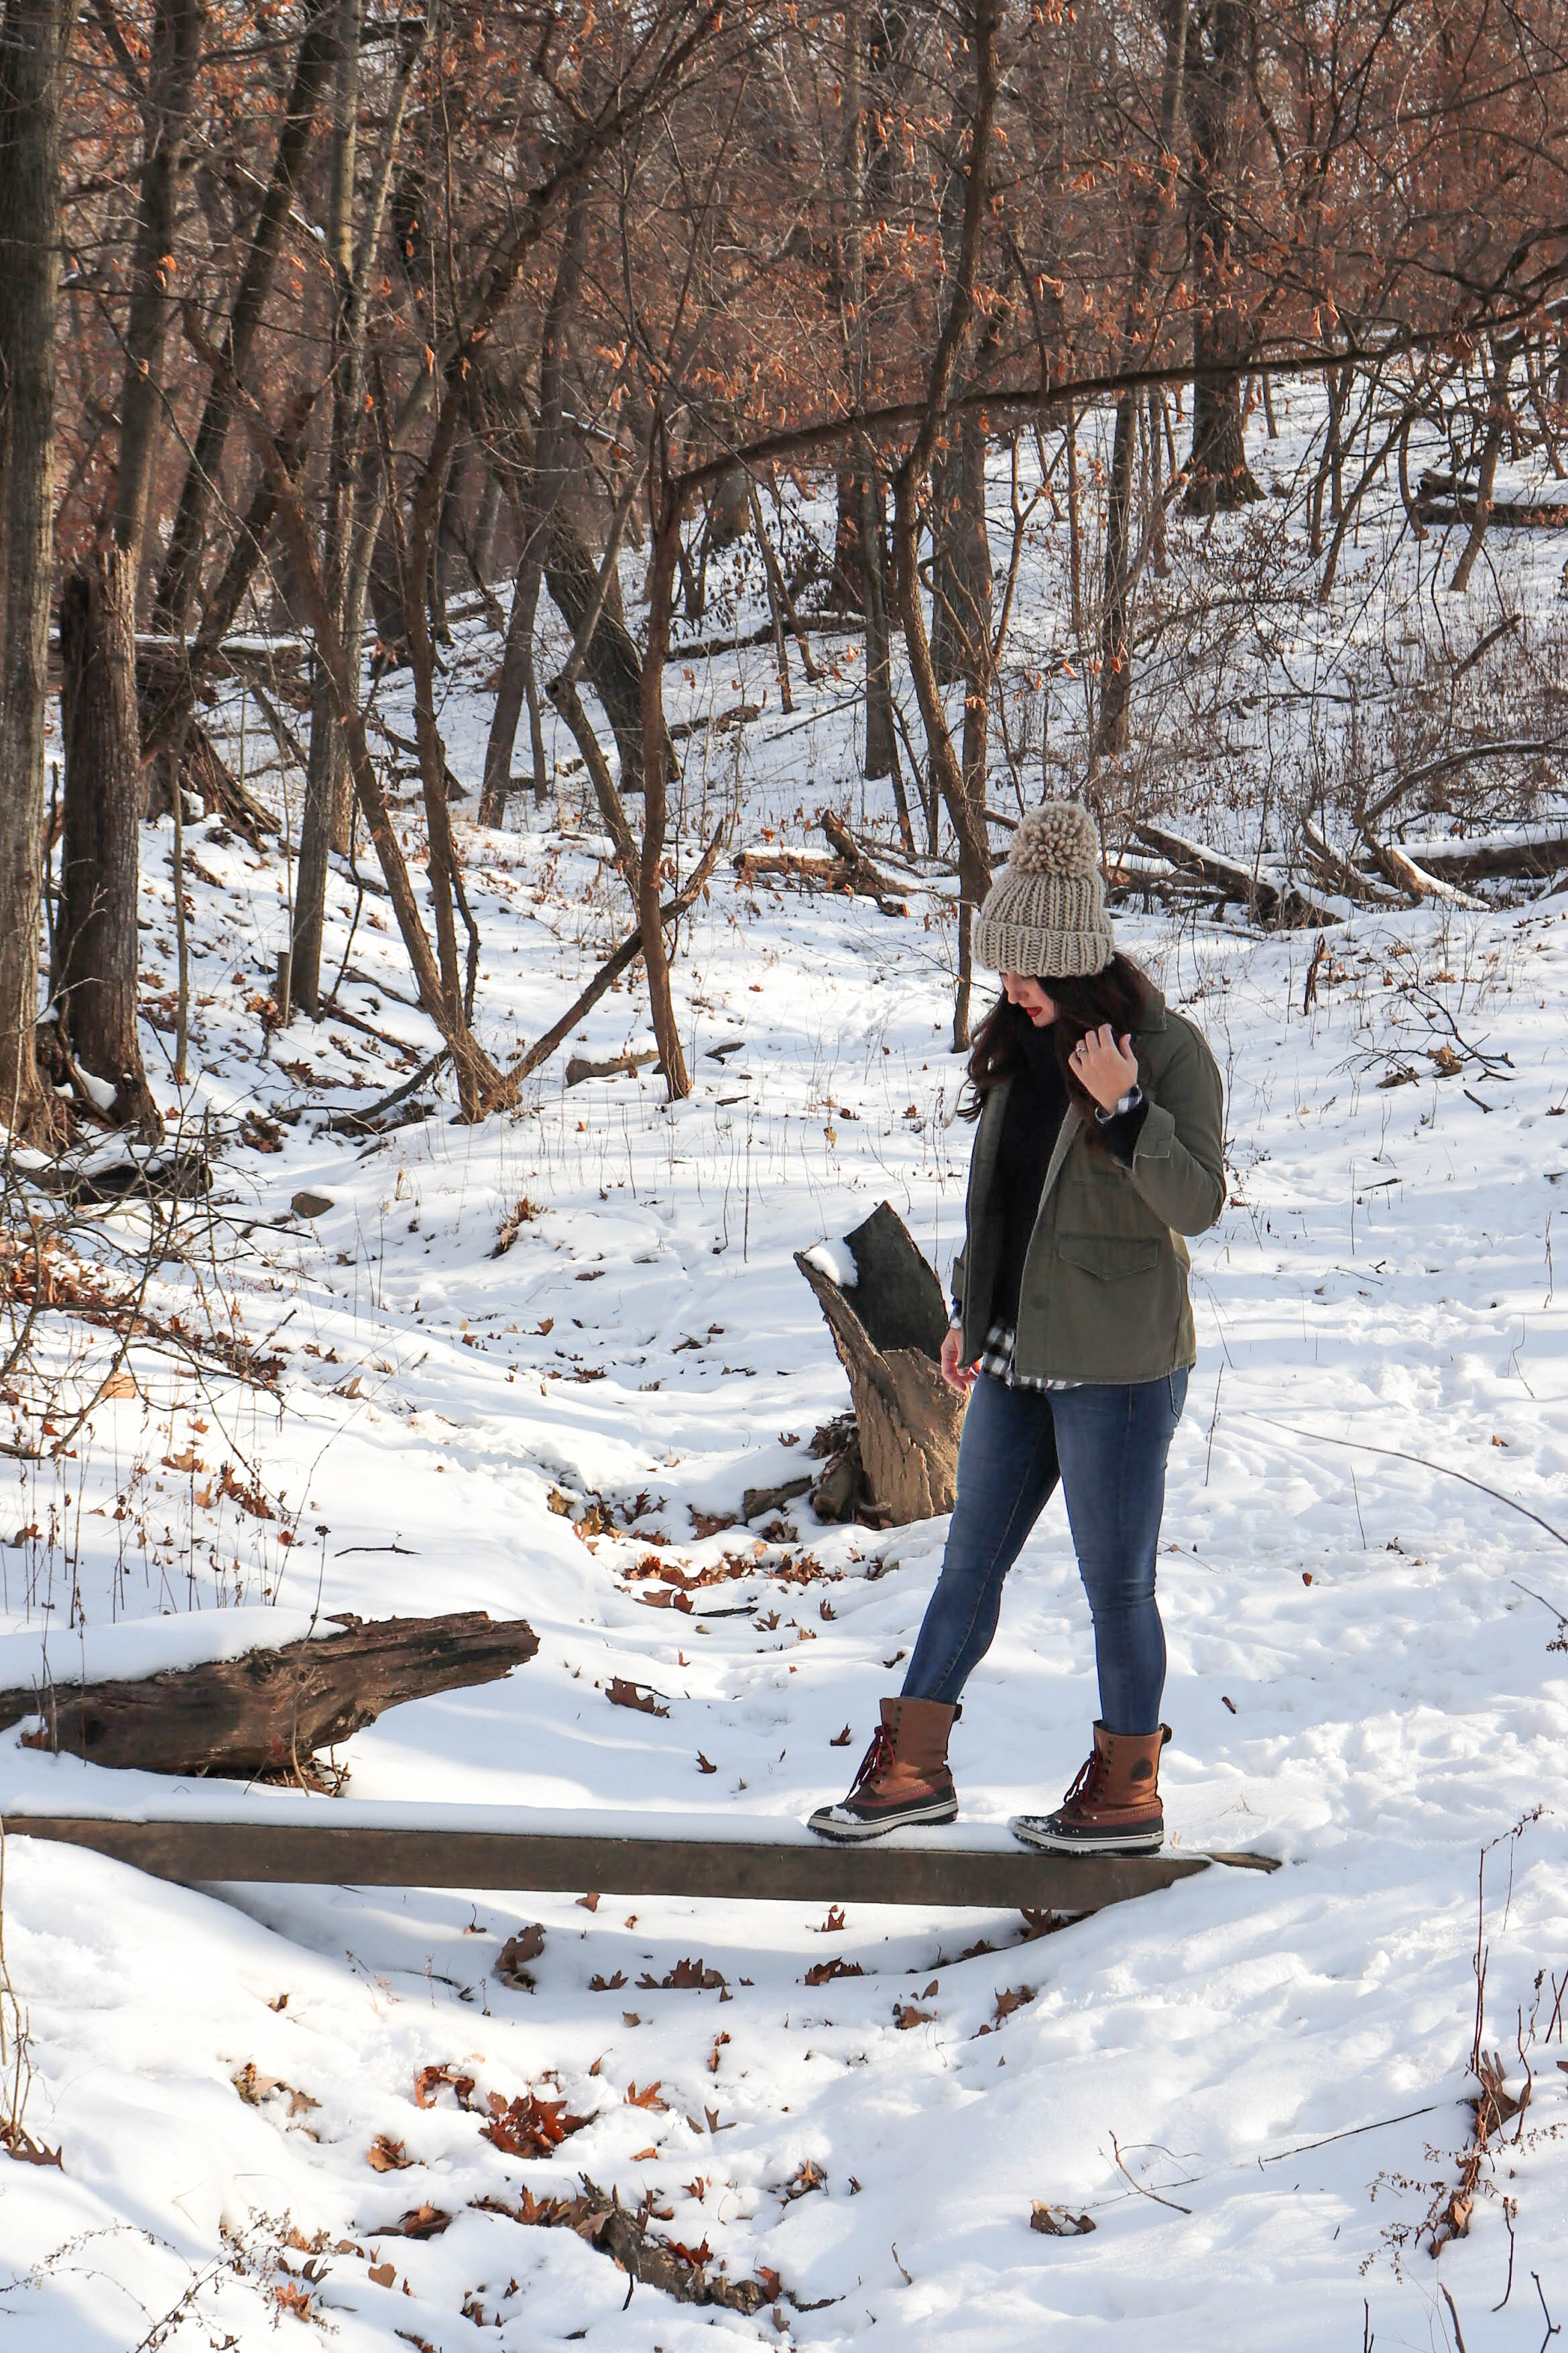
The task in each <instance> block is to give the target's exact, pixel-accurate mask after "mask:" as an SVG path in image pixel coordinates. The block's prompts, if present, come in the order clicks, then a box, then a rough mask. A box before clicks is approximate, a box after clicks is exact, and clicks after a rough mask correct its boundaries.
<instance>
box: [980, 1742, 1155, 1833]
mask: <svg viewBox="0 0 1568 2353" xmlns="http://www.w3.org/2000/svg"><path fill="white" fill-rule="evenodd" d="M1170 1736H1171V1727H1170V1725H1168V1724H1162V1725H1160V1726H1159V1728H1158V1730H1157V1731H1154V1732H1144V1733H1125V1732H1108V1731H1107V1730H1106V1728H1105V1726H1104V1725H1103V1724H1096V1725H1095V1727H1094V1753H1093V1755H1092V1756H1091V1757H1089V1758H1088V1760H1087V1761H1086V1762H1085V1763H1084V1764H1083V1765H1082V1766H1081V1767H1079V1776H1078V1778H1077V1780H1076V1781H1075V1782H1074V1783H1073V1785H1072V1788H1070V1789H1069V1790H1068V1793H1067V1796H1066V1797H1065V1798H1064V1799H1063V1800H1062V1802H1061V1804H1060V1805H1059V1806H1058V1808H1057V1810H1056V1812H1055V1813H1054V1814H1019V1815H1017V1816H1016V1818H1015V1820H1014V1821H1013V1822H1012V1824H1011V1828H1012V1831H1013V1835H1014V1837H1015V1838H1017V1839H1022V1841H1023V1842H1024V1844H1025V1845H1026V1846H1036V1847H1041V1848H1043V1849H1044V1850H1045V1852H1047V1854H1153V1853H1155V1852H1157V1850H1158V1849H1159V1847H1160V1846H1161V1845H1162V1843H1163V1840H1164V1836H1165V1814H1164V1809H1163V1806H1162V1805H1161V1803H1160V1751H1161V1750H1162V1748H1163V1746H1165V1743H1166V1741H1167V1740H1169V1738H1170Z"/></svg>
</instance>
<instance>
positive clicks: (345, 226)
mask: <svg viewBox="0 0 1568 2353" xmlns="http://www.w3.org/2000/svg"><path fill="white" fill-rule="evenodd" d="M361 13H362V0H336V14H335V18H334V24H333V42H332V46H333V53H334V54H333V58H332V168H331V197H330V200H329V204H328V208H327V252H328V257H329V259H330V260H331V268H332V326H331V364H332V426H331V448H330V450H329V454H328V459H327V514H326V528H325V532H324V533H323V547H322V558H321V577H322V583H323V586H325V589H326V592H327V595H328V596H329V598H330V599H331V606H332V610H333V612H334V613H336V614H337V615H338V616H339V617H340V619H342V618H346V615H345V613H344V607H343V597H344V591H345V589H346V587H347V585H348V573H349V564H350V551H351V547H352V544H353V525H354V496H353V490H354V457H355V453H356V448H357V443H358V438H359V430H360V415H359V412H360V400H359V391H360V375H361V371H360V368H359V366H358V358H359V349H358V345H359V336H358V332H357V330H358V318H357V308H358V306H357V305H356V303H355V301H354V235H353V216H354V158H355V152H356V148H357V144H358V140H357V132H358V116H359V56H360V17H361ZM345 642H347V643H351V644H353V645H354V646H355V647H356V648H357V645H358V638H357V635H356V636H355V637H353V638H347V636H346V633H345ZM347 768H348V763H347V760H346V758H345V756H344V749H343V740H342V731H341V730H340V728H339V727H338V725H337V723H336V717H335V713H334V711H333V707H332V695H331V687H330V686H329V684H328V682H327V679H326V675H325V672H324V670H323V669H322V666H321V661H320V660H319V659H318V661H317V663H316V665H315V671H314V676H313V679H312V684H311V695H310V760H309V762H308V764H307V766H306V770H305V807H304V812H303V815H302V817H301V818H300V863H299V868H298V872H297V878H296V882H295V890H294V921H293V927H292V935H291V937H290V940H289V990H288V996H289V1006H290V1007H292V1006H296V1005H297V1006H299V1007H300V1008H302V1009H303V1010H304V1011H305V1012H306V1013H308V1014H310V1016H311V1017H312V1018H314V1016H315V1015H316V1014H317V1013H318V1012H319V1011H320V1009H321V932H322V928H323V925H324V924H325V922H326V913H327V874H328V871H329V867H330V863H331V843H332V826H333V818H334V817H335V814H336V811H337V807H338V803H339V800H340V799H341V798H342V789H343V780H344V777H345V776H346V774H347Z"/></svg>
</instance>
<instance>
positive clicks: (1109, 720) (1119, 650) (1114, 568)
mask: <svg viewBox="0 0 1568 2353" xmlns="http://www.w3.org/2000/svg"><path fill="white" fill-rule="evenodd" d="M1137 441H1138V396H1137V394H1136V393H1133V392H1126V393H1123V394H1122V396H1121V399H1120V400H1119V401H1118V402H1117V404H1116V430H1115V434H1114V436H1113V437H1112V440H1111V445H1110V477H1109V479H1108V480H1107V483H1106V491H1105V602H1104V607H1103V610H1102V611H1101V614H1100V709H1099V712H1098V713H1097V715H1096V719H1095V729H1094V756H1095V759H1096V760H1097V761H1098V760H1114V759H1119V758H1120V757H1121V754H1122V753H1123V752H1125V751H1126V749H1127V731H1128V719H1129V714H1130V712H1131V703H1132V642H1131V639H1132V590H1133V579H1132V460H1133V456H1134V453H1135V450H1136V448H1137Z"/></svg>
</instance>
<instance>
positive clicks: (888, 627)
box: [858, 453, 899, 776]
mask: <svg viewBox="0 0 1568 2353" xmlns="http://www.w3.org/2000/svg"><path fill="white" fill-rule="evenodd" d="M858 479H859V482H860V491H861V501H862V503H861V508H860V578H861V582H862V585H863V590H864V595H863V601H862V609H863V611H864V613H865V616H866V774H867V775H868V776H897V775H898V773H899V743H898V736H897V734H896V733H895V732H894V723H893V639H892V623H891V620H890V617H889V611H888V604H889V598H888V567H887V564H886V562H885V560H884V550H883V543H884V539H885V536H886V534H885V532H884V529H883V522H882V477H881V475H880V473H879V472H878V470H877V467H876V460H875V459H872V458H870V457H869V453H868V467H867V470H866V472H865V473H863V474H862V475H860V476H859V478H858Z"/></svg>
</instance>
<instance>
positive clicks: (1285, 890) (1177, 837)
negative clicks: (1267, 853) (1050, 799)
mask: <svg viewBox="0 0 1568 2353" xmlns="http://www.w3.org/2000/svg"><path fill="white" fill-rule="evenodd" d="M1132 830H1133V832H1134V833H1135V834H1136V835H1137V836H1138V839H1139V840H1140V841H1142V842H1143V843H1145V844H1146V845H1147V847H1148V848H1149V849H1157V850H1159V851H1160V853H1161V854H1162V856H1163V857H1165V858H1168V859H1169V860H1171V863H1172V865H1173V866H1176V867H1179V868H1182V869H1184V871H1186V872H1188V873H1190V874H1196V875H1199V876H1201V878H1202V879H1203V881H1205V882H1212V883H1214V884H1215V885H1216V886H1217V887H1218V888H1219V889H1220V890H1222V891H1223V892H1224V893H1225V895H1226V898H1227V899H1234V900H1235V901H1236V902H1237V905H1239V906H1243V907H1250V908H1252V909H1254V910H1255V911H1256V913H1257V916H1258V922H1259V923H1282V924H1297V923H1341V922H1342V920H1343V917H1342V913H1341V911H1340V909H1339V908H1337V907H1335V906H1332V905H1331V904H1330V903H1329V902H1327V901H1325V900H1323V899H1321V898H1318V897H1317V896H1315V895H1314V894H1313V893H1312V892H1310V891H1308V890H1306V889H1304V888H1303V886H1302V885H1301V884H1300V882H1297V881H1292V880H1291V879H1290V878H1289V876H1288V875H1286V874H1284V873H1283V872H1282V871H1280V867H1279V860H1276V859H1272V858H1266V859H1260V860H1258V868H1257V871H1254V870H1253V868H1251V867H1250V866H1247V865H1245V864H1244V863H1243V862H1242V860H1240V859H1238V858H1231V857H1229V856H1227V855H1226V852H1225V851H1224V850H1222V849H1211V848H1210V847H1209V846H1208V844H1207V843H1206V842H1201V841H1191V840H1189V839H1187V837H1186V835H1185V834H1181V833H1173V832H1171V831H1170V829H1169V828H1167V827H1165V826H1162V825H1135V826H1134V827H1133V828H1132Z"/></svg>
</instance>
